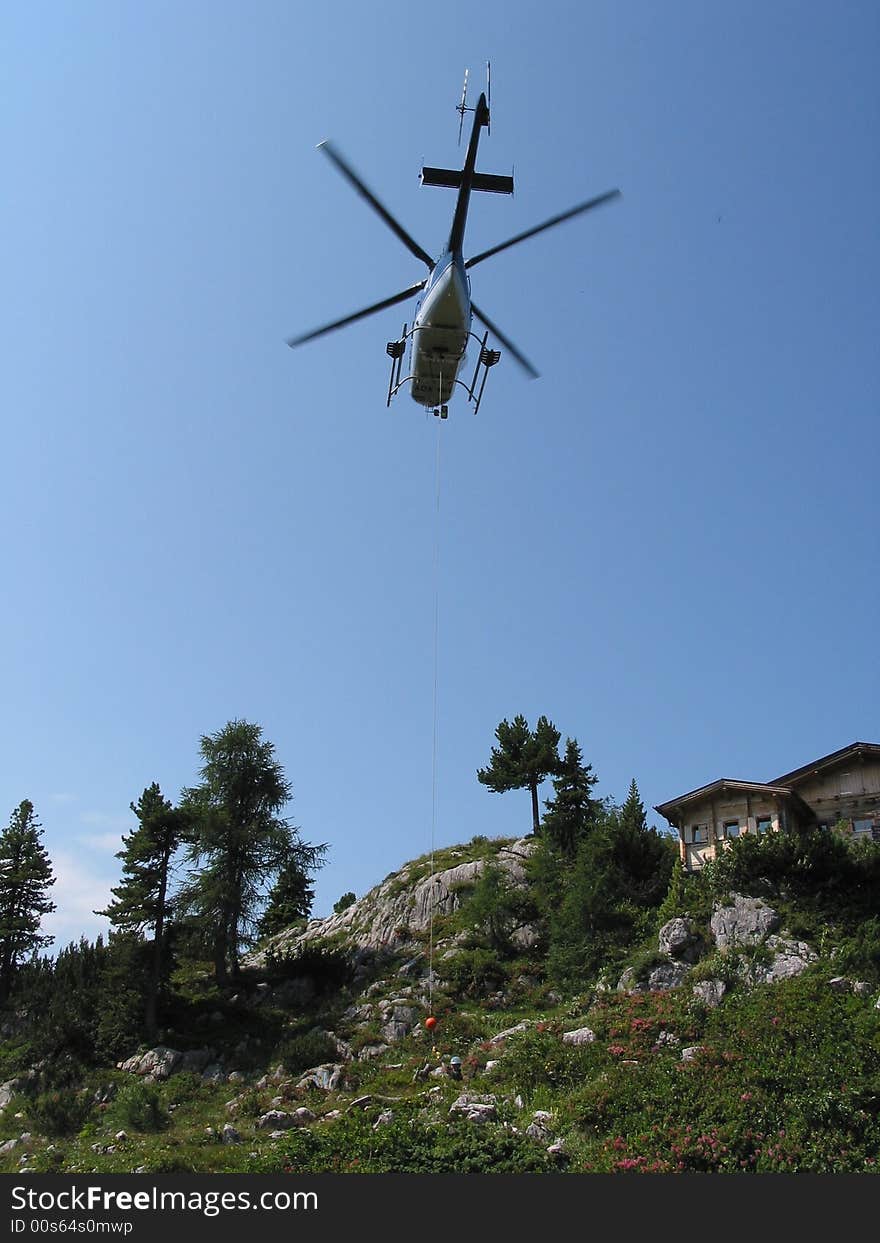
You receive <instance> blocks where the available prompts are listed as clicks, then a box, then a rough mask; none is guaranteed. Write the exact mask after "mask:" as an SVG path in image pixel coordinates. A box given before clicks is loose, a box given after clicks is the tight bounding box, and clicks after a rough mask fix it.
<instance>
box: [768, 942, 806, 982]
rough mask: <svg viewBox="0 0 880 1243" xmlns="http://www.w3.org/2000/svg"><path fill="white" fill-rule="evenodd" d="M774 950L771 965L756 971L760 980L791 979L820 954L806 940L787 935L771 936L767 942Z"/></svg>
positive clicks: (769, 947)
mask: <svg viewBox="0 0 880 1243" xmlns="http://www.w3.org/2000/svg"><path fill="white" fill-rule="evenodd" d="M765 944H766V946H767V948H768V949H769V950H772V951H773V961H772V962H771V963H770V965H769V967H764V968H759V970H758V972H757V973H756V975H757V978H758V980H759V982H761V983H764V984H773V983H775V982H776V981H777V980H790V979H791V978H792V977H793V976H796V975H800V974H801V972H802V971H806V969H807V967H809V965H810V963H814V962H815V961H816V960H817V958H818V957H819V955H818V954H817V953H816V952H815V950H813V949H811V948H810V946H809V945H807V943H806V941H792V940H790V939H788V938H786V937H777V936H771V937H768V938H767V940H766V942H765Z"/></svg>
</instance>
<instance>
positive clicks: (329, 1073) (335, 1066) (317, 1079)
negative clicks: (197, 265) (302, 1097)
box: [296, 1062, 345, 1092]
mask: <svg viewBox="0 0 880 1243" xmlns="http://www.w3.org/2000/svg"><path fill="white" fill-rule="evenodd" d="M344 1074H345V1067H344V1066H343V1065H342V1064H341V1063H340V1062H326V1063H325V1064H324V1065H323V1066H313V1067H312V1069H311V1070H307V1071H306V1073H305V1074H304V1075H303V1076H302V1077H301V1078H300V1079H299V1080H298V1081H297V1085H296V1086H297V1087H298V1088H320V1089H321V1091H323V1092H335V1090H336V1089H337V1088H338V1087H339V1085H340V1084H341V1083H342V1079H343V1076H344Z"/></svg>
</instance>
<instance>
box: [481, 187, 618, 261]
mask: <svg viewBox="0 0 880 1243" xmlns="http://www.w3.org/2000/svg"><path fill="white" fill-rule="evenodd" d="M619 197H620V191H619V190H608V191H607V192H606V193H605V194H600V195H599V196H598V198H594V199H588V200H587V202H586V203H579V204H578V205H577V207H572V208H571V209H570V210H569V211H564V212H561V213H560V215H558V216H553V217H552V218H551V219H550V220H545V221H544V223H543V224H536V225H535V227H534V228H533V229H526V231H525V233H517V235H516V237H511V238H509V239H508V240H507V241H506V242H500V243H499V244H498V245H497V246H493V247H492V248H491V249H490V250H484V251H483V252H482V254H479V255H474V257H473V258H472V259H468V260H467V261H466V263H465V265H464V266H465V267H466V268H472V267H475V266H476V265H477V264H478V263H482V262H483V260H484V259H489V258H491V256H492V255H497V254H498V253H499V251H502V250H507V248H508V247H509V246H516V244H517V242H524V241H525V240H526V238H529V237H534V236H535V234H536V233H543V232H544V230H545V229H552V228H553V226H554V225H556V224H562V222H563V221H564V220H571V218H572V216H580V215H581V213H582V212H585V211H590V210H591V209H592V208H593V207H601V206H602V204H603V203H607V202H609V200H611V199H616V198H619Z"/></svg>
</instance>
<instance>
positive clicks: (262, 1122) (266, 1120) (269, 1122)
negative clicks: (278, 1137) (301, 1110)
mask: <svg viewBox="0 0 880 1243" xmlns="http://www.w3.org/2000/svg"><path fill="white" fill-rule="evenodd" d="M299 1125H300V1124H299V1122H298V1121H297V1119H296V1117H295V1116H294V1115H293V1114H289V1113H286V1112H285V1111H284V1110H283V1109H270V1110H269V1111H268V1112H267V1113H264V1114H262V1115H261V1116H260V1117H259V1118H258V1119H257V1130H259V1131H289V1130H290V1129H291V1128H292V1127H295V1126H299Z"/></svg>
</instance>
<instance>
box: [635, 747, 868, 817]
mask: <svg viewBox="0 0 880 1243" xmlns="http://www.w3.org/2000/svg"><path fill="white" fill-rule="evenodd" d="M865 758H872V759H878V760H880V743H876V742H851V743H850V744H849V746H848V747H841V748H840V750H839V751H832V752H831V754H830V755H823V756H822V757H821V758H820V759H818V760H813V761H812V762H811V763H809V764H804V765H803V766H802V767H801V768H796V769H794V770H793V772H790V773H783V775H782V776H781V777H777V778H776V779H775V780H774V781H771V782H762V781H736V780H733V779H731V778H729V777H721V778H719V780H718V781H711V782H709V784H708V785H704V786H700V787H699V789H697V790H690V791H689V792H688V793H687V794H679V796H678V798H672V799H669V800H668V802H666V803H657V804H656V805H655V807H654V810H655V811H659V813H660V815H661V816H664V817H665V819H667V820H669V821H670V822H672V815H671V814H670V813H674V812H676V811H680V810H681V809H683V808H684V807H685V806H686V805H687V804H688V803H696V802H699V801H700V800H702V799H704V798H709V797H711V795H713V794H724V793H737V792H739V793H742V794H748V793H757V794H770V795H773V796H775V797H777V798H793V799H795V800H796V801H797V802H800V801H801V800H800V796H799V795H798V794H797V792H796V791H795V789H794V787H795V786H796V785H798V783H799V782H801V781H804V780H805V779H806V778H807V777H812V776H814V775H815V774H816V773H818V772H821V771H822V770H823V769H825V768H834V767H836V766H837V765H839V764H841V763H846V762H848V761H850V760H852V759H860V760H861V759H865Z"/></svg>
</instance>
